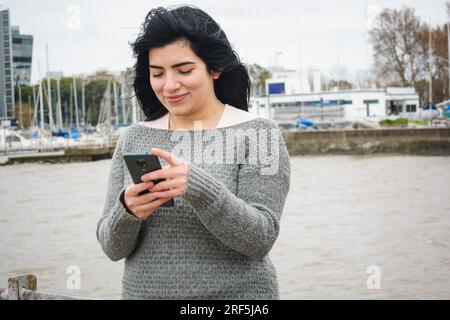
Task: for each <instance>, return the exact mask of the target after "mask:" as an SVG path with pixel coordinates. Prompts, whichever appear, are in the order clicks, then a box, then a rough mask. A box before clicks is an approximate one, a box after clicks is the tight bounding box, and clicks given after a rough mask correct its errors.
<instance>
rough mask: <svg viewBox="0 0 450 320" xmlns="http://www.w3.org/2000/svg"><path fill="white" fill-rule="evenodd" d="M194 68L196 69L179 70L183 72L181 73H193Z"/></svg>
mask: <svg viewBox="0 0 450 320" xmlns="http://www.w3.org/2000/svg"><path fill="white" fill-rule="evenodd" d="M192 70H194V69H190V70H184V71H183V70H180V71H179V72H180V73H181V74H188V73H191V71H192Z"/></svg>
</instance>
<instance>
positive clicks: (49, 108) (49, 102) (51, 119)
mask: <svg viewBox="0 0 450 320" xmlns="http://www.w3.org/2000/svg"><path fill="white" fill-rule="evenodd" d="M45 51H46V56H47V94H48V99H47V101H48V123H49V125H50V131H53V110H52V91H51V86H50V67H49V63H48V45H47V44H45Z"/></svg>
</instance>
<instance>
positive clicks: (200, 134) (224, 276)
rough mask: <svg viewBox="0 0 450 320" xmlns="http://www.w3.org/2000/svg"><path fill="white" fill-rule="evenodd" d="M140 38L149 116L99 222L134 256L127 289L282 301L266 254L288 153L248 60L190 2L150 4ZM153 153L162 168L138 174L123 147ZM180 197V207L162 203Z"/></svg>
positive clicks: (154, 295) (126, 137)
mask: <svg viewBox="0 0 450 320" xmlns="http://www.w3.org/2000/svg"><path fill="white" fill-rule="evenodd" d="M132 46H133V50H134V53H135V56H136V58H137V61H136V64H135V73H136V74H135V81H134V89H135V92H136V96H137V99H138V100H139V103H140V106H141V108H142V110H143V112H144V113H145V115H146V116H147V119H146V121H144V122H143V123H138V124H135V125H132V126H131V127H130V128H128V129H127V131H126V132H124V133H123V134H122V135H121V137H120V139H119V141H118V144H117V146H116V150H115V152H114V156H113V159H112V164H111V169H110V175H109V182H108V190H107V194H106V201H105V207H104V211H103V215H102V217H101V218H100V220H99V222H98V227H97V238H98V240H99V242H100V244H101V246H102V249H103V251H104V252H105V254H106V255H107V256H108V257H109V258H110V259H111V260H113V261H116V260H120V259H123V258H125V271H124V275H123V279H122V285H123V292H122V297H123V298H124V299H278V298H279V293H278V284H277V277H276V271H275V269H274V266H273V264H272V263H271V261H270V259H269V257H268V256H267V254H268V252H269V251H270V249H271V248H272V246H273V244H274V242H275V240H276V238H277V236H278V232H279V226H280V217H281V213H282V210H283V207H284V202H285V199H286V196H287V193H288V190H289V178H290V164H289V156H288V153H287V150H286V147H285V144H284V141H283V138H282V136H281V133H280V130H279V129H278V126H277V125H276V124H275V123H274V122H273V121H271V120H267V119H263V118H260V117H256V116H254V115H252V114H250V113H249V112H247V108H248V100H249V88H250V81H249V76H248V72H247V69H246V68H245V66H244V65H243V64H242V63H241V62H240V61H239V58H238V57H237V55H236V53H235V52H234V51H233V50H232V48H231V46H230V43H229V42H228V39H227V38H226V36H225V33H224V32H223V31H222V30H221V29H220V27H219V25H218V24H217V23H216V22H215V21H214V20H213V19H212V18H211V17H210V16H209V15H208V14H206V13H205V12H203V11H201V10H199V9H197V8H194V7H190V6H183V7H177V8H170V9H164V8H157V9H153V10H151V11H150V12H149V14H148V15H147V17H146V19H145V22H144V24H143V28H142V31H141V33H140V35H139V36H138V38H137V40H136V41H135V42H134V43H133V44H132ZM269 136H270V137H269ZM267 150H270V156H269V155H268V154H269V152H268V151H267ZM149 151H151V152H152V153H153V154H155V155H157V156H159V157H160V159H161V162H162V164H163V169H161V170H157V171H154V172H152V173H148V174H146V175H144V176H142V180H143V182H142V183H139V184H133V182H132V180H131V177H130V176H129V174H128V172H127V169H126V166H124V161H123V159H122V155H123V154H124V153H125V152H149ZM156 179H163V180H164V181H162V182H159V183H157V184H154V183H153V182H152V181H154V180H156ZM145 189H147V190H150V193H147V194H144V195H138V194H139V193H140V192H141V191H143V190H145ZM169 199H174V201H175V206H172V207H167V206H163V204H164V203H166V202H167V201H168V200H169Z"/></svg>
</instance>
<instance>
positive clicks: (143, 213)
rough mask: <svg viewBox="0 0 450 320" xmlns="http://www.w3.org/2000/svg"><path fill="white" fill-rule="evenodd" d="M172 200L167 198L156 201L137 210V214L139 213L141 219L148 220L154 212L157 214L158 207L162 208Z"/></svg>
mask: <svg viewBox="0 0 450 320" xmlns="http://www.w3.org/2000/svg"><path fill="white" fill-rule="evenodd" d="M170 199H172V198H171V197H167V198H159V199H156V200H154V201H152V202H150V203H148V204H145V205H141V206H139V207H138V208H136V212H138V213H139V216H140V217H141V219H147V218H148V216H150V215H151V214H152V213H153V212H155V210H156V209H157V208H158V207H160V206H161V205H163V204H164V203H166V202H167V201H169V200H170Z"/></svg>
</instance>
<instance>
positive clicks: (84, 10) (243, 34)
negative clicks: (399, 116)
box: [0, 0, 447, 82]
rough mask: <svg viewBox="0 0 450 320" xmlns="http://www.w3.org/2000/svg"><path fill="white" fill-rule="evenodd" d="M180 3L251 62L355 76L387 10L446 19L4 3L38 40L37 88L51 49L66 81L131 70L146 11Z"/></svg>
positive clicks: (360, 4) (234, 7) (355, 6)
mask: <svg viewBox="0 0 450 320" xmlns="http://www.w3.org/2000/svg"><path fill="white" fill-rule="evenodd" d="M181 3H184V4H191V5H195V6H197V7H199V8H201V9H203V10H204V11H206V12H207V13H209V14H210V15H211V16H212V17H213V18H214V19H215V20H216V21H217V22H218V23H219V24H220V25H221V26H222V28H223V29H224V31H225V33H226V34H227V36H228V39H229V40H230V42H231V43H232V45H233V46H234V49H235V50H236V51H237V52H238V54H239V55H240V57H241V59H242V60H243V61H244V62H246V63H259V64H261V65H263V66H266V67H267V66H269V65H274V64H277V65H278V66H284V67H287V68H298V67H304V68H309V67H313V68H316V69H319V70H321V71H322V72H324V73H326V74H330V73H333V72H334V71H333V70H336V69H338V68H337V67H336V66H340V67H345V68H347V69H348V70H349V71H350V73H352V72H355V71H357V70H361V69H367V66H368V64H370V63H371V53H370V46H369V45H368V41H367V36H366V31H367V25H370V21H371V17H372V16H373V15H374V13H376V12H379V11H380V10H381V9H383V8H400V7H401V6H403V5H407V6H410V7H413V8H414V9H415V10H416V14H418V15H419V16H420V17H422V19H423V20H424V21H427V22H431V24H432V25H437V24H444V23H446V21H447V14H446V7H445V3H446V1H445V0H340V1H336V0H301V1H298V0H247V1H245V0H224V1H218V0H214V1H207V0H198V1H189V2H179V1H149V0H127V1H124V0H72V1H67V0H0V4H1V5H2V8H9V9H10V16H11V24H12V25H18V26H19V27H20V31H21V33H23V34H32V35H33V36H34V48H33V71H32V81H33V82H34V81H36V80H37V79H38V78H39V68H38V61H40V69H41V74H42V75H43V74H45V72H46V68H47V67H46V58H45V44H46V43H48V46H49V59H50V69H51V71H63V73H64V75H72V74H80V73H92V72H94V71H95V70H98V69H109V70H111V71H119V70H123V69H125V68H126V67H131V66H132V65H133V57H132V53H131V49H130V46H129V45H128V42H129V41H132V40H133V39H134V38H135V37H136V35H137V33H138V32H139V27H140V25H141V23H142V22H143V19H144V17H145V15H146V14H147V12H148V11H149V10H150V9H151V8H153V7H157V6H168V5H172V4H181ZM276 51H279V52H281V53H279V54H276V53H275V52H276Z"/></svg>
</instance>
